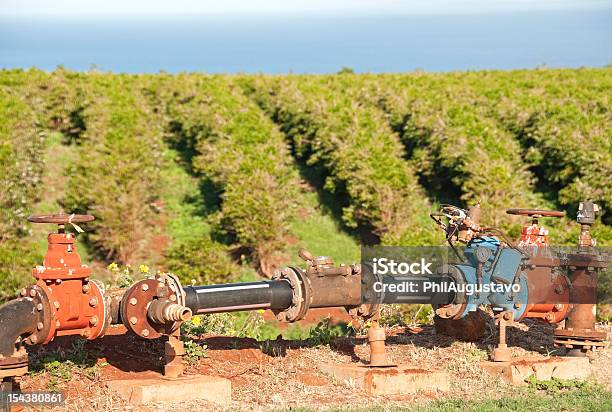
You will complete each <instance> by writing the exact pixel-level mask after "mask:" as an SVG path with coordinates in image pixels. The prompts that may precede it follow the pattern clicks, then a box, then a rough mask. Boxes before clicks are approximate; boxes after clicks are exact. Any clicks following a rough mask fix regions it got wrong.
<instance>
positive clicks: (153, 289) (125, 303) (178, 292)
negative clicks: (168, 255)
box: [121, 274, 185, 339]
mask: <svg viewBox="0 0 612 412" xmlns="http://www.w3.org/2000/svg"><path fill="white" fill-rule="evenodd" d="M154 300H164V301H168V302H173V303H177V304H179V305H184V304H185V293H184V292H183V289H182V287H181V284H180V282H179V280H178V278H177V277H176V276H174V275H170V274H160V275H156V276H154V277H150V278H148V279H143V280H141V281H138V282H136V283H135V284H133V285H132V287H130V288H129V289H128V290H127V292H126V293H125V295H124V296H123V299H122V300H121V320H122V321H123V324H124V325H125V326H126V328H127V329H128V330H131V331H132V332H134V333H135V334H136V335H138V336H140V337H142V338H145V339H156V338H159V337H161V336H168V335H171V334H172V333H174V332H175V331H176V330H177V329H178V328H179V327H180V324H181V322H178V321H177V322H167V323H156V322H153V321H151V319H149V316H148V311H149V306H150V304H151V302H153V301H154Z"/></svg>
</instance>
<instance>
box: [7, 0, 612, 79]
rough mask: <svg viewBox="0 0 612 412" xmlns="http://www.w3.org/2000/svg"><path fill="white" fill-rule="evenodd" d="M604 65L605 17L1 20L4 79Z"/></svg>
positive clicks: (610, 54)
mask: <svg viewBox="0 0 612 412" xmlns="http://www.w3.org/2000/svg"><path fill="white" fill-rule="evenodd" d="M610 63H612V8H610V9H605V10H589V11H576V10H572V11H554V12H542V11H538V12H529V13H527V12H520V13H519V12H515V13H507V14H472V15H442V16H439V15H421V16H415V15H412V16H403V15H394V16H391V15H367V16H366V15H361V16H345V15H338V16H316V15H308V16H297V15H289V16H282V15H275V16H268V17H263V16H238V15H234V16H221V15H220V16H216V17H213V16H172V15H170V16H165V17H160V16H157V17H129V16H99V17H92V16H70V17H67V16H62V17H58V16H20V17H9V16H6V15H5V16H0V67H1V68H15V67H20V68H27V67H32V66H34V67H38V68H41V69H44V70H53V69H54V68H56V67H57V66H59V65H62V66H64V67H67V68H70V69H74V70H88V69H90V68H91V67H92V66H95V67H97V69H98V70H104V71H108V70H110V71H114V72H129V73H141V72H149V73H155V72H159V71H161V70H163V71H167V72H171V73H175V72H181V71H200V72H209V73H237V72H249V73H252V72H265V73H289V72H294V73H330V72H336V71H338V70H339V69H341V68H342V67H350V68H352V69H353V70H355V71H357V72H404V71H413V70H416V69H422V70H427V71H453V70H479V69H515V68H533V67H537V66H541V65H546V66H548V67H580V66H605V65H607V64H610Z"/></svg>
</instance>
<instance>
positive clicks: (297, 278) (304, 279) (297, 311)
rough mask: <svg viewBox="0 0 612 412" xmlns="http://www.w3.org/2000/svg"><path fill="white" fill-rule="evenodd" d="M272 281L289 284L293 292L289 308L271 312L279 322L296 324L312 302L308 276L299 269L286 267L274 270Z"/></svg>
mask: <svg viewBox="0 0 612 412" xmlns="http://www.w3.org/2000/svg"><path fill="white" fill-rule="evenodd" d="M272 279H273V280H284V281H287V282H289V285H291V289H292V290H293V297H292V299H291V306H289V307H288V308H287V309H285V310H282V311H280V310H275V311H273V312H274V314H275V315H276V318H277V319H278V320H279V321H281V322H297V321H298V320H300V319H303V318H304V316H305V315H306V312H308V309H309V308H310V303H311V302H312V290H311V286H310V279H308V276H306V274H305V273H304V272H303V271H302V270H300V269H299V268H296V267H286V268H282V269H280V270H276V271H275V272H274V274H273V275H272Z"/></svg>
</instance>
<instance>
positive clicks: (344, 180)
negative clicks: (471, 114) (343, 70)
mask: <svg viewBox="0 0 612 412" xmlns="http://www.w3.org/2000/svg"><path fill="white" fill-rule="evenodd" d="M244 83H245V89H246V90H247V92H248V93H250V94H251V95H252V97H253V98H254V99H255V100H256V101H257V102H258V104H259V105H260V106H261V107H262V108H264V110H266V111H267V112H268V114H269V116H270V117H271V118H272V119H273V120H274V121H275V122H276V123H278V124H279V125H280V128H281V130H282V131H283V132H284V133H285V134H286V135H287V137H288V138H289V139H290V142H291V144H292V147H293V151H294V154H295V156H296V157H297V158H298V159H300V160H301V161H303V162H304V163H305V164H306V165H308V166H310V167H315V168H317V169H318V170H319V171H320V172H321V173H322V174H323V175H324V176H325V182H324V186H323V187H324V188H325V189H326V190H328V191H329V192H331V193H333V194H334V195H335V198H336V200H337V201H338V202H340V204H341V205H342V206H343V210H342V219H343V222H344V223H345V224H346V225H347V226H348V227H353V228H358V229H360V230H363V231H365V232H368V233H373V234H374V235H376V236H377V237H378V238H379V239H380V240H381V241H382V243H384V244H405V245H417V244H420V245H423V244H425V245H427V244H437V243H438V242H439V240H440V238H439V237H438V234H437V232H435V231H433V230H431V225H430V221H429V219H428V213H429V211H430V209H431V208H432V205H431V204H430V203H429V201H428V200H427V198H426V197H425V195H424V192H423V190H422V188H421V187H420V186H419V184H418V182H417V179H416V176H415V174H414V172H413V170H412V169H411V167H410V166H409V165H408V164H407V163H406V162H405V161H404V159H403V155H404V151H403V147H402V145H401V143H400V142H399V140H398V139H397V136H396V135H395V134H394V133H393V131H392V130H391V129H390V128H389V126H388V125H387V123H386V121H385V118H384V116H383V114H382V113H381V112H379V111H377V110H372V108H371V107H368V105H364V104H362V103H361V102H360V101H359V100H358V99H357V98H356V95H355V94H354V93H353V88H352V87H351V86H352V85H351V78H350V77H343V76H324V77H314V76H286V77H265V76H258V77H252V78H249V79H246V80H245V82H244Z"/></svg>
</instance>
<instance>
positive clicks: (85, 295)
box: [21, 214, 110, 344]
mask: <svg viewBox="0 0 612 412" xmlns="http://www.w3.org/2000/svg"><path fill="white" fill-rule="evenodd" d="M92 220H94V217H93V216H90V215H67V214H56V215H37V216H30V217H29V218H28V221H30V222H33V223H55V224H58V225H59V228H58V231H57V233H50V234H49V236H48V248H47V254H46V255H45V258H44V261H43V265H41V266H36V267H35V268H34V269H33V270H32V275H33V276H34V277H35V278H36V279H37V282H36V284H35V285H34V286H31V287H29V288H26V289H23V290H22V291H21V294H22V295H24V296H26V295H27V296H30V297H32V298H33V299H34V300H35V301H36V302H37V309H38V311H39V312H40V313H41V314H42V322H40V323H39V325H38V331H37V332H36V333H34V334H33V335H31V336H30V337H29V341H30V342H29V343H31V344H35V343H47V342H50V341H52V340H53V339H54V338H55V336H63V335H81V336H83V337H84V338H86V339H96V338H98V337H100V336H103V335H104V333H105V332H106V328H107V326H108V323H109V319H110V309H109V305H108V302H107V301H106V298H105V296H104V286H103V284H102V283H99V282H96V281H94V280H90V279H89V276H90V274H91V269H90V268H89V267H88V266H87V265H84V264H82V263H81V257H80V256H79V254H78V253H77V250H76V239H75V236H74V235H73V234H72V233H66V232H65V230H64V228H65V225H67V224H73V225H74V224H76V223H84V222H91V221H92ZM79 229H80V228H79Z"/></svg>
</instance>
